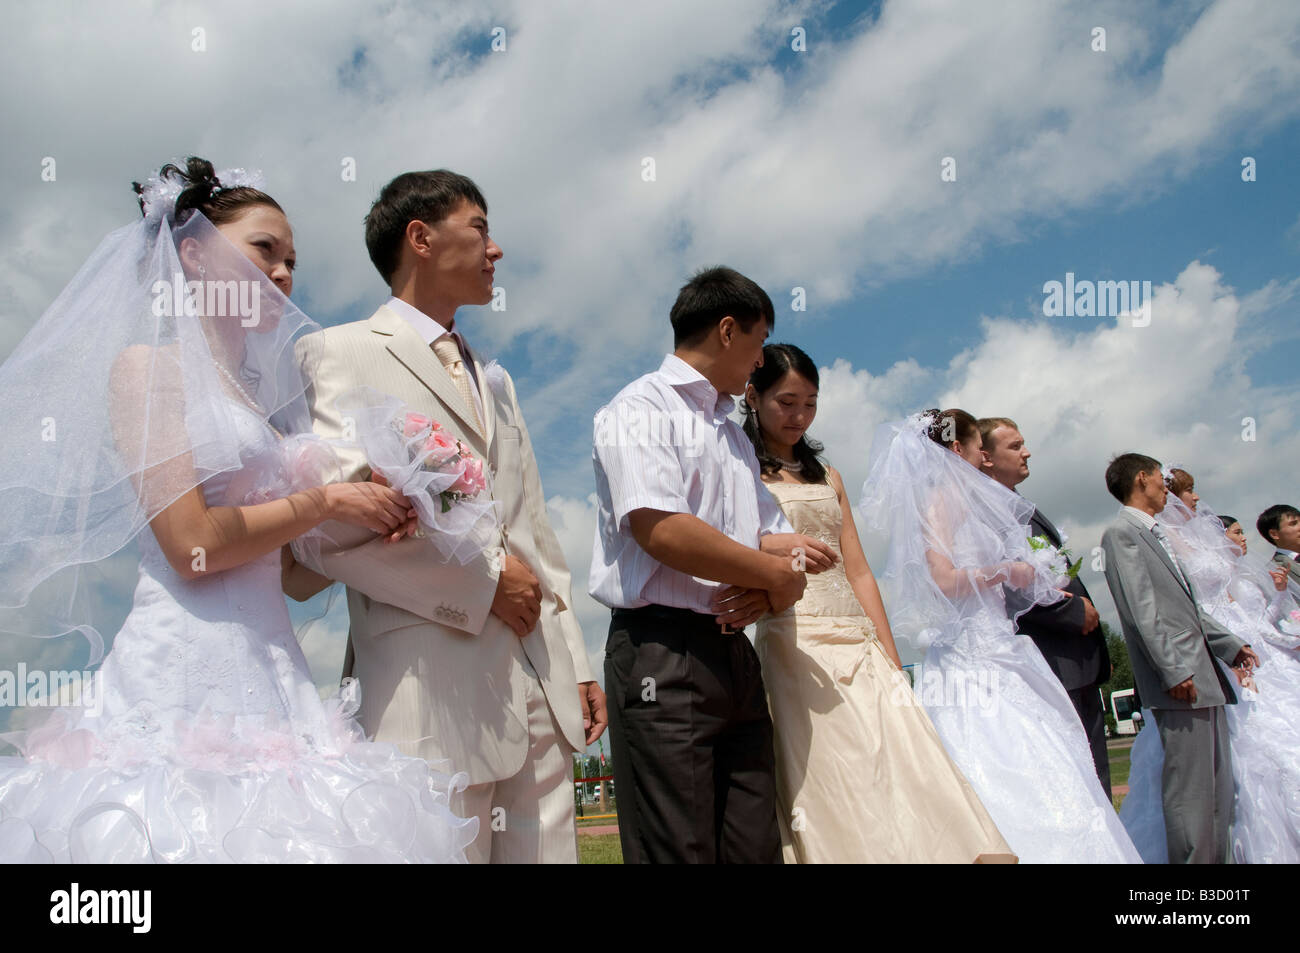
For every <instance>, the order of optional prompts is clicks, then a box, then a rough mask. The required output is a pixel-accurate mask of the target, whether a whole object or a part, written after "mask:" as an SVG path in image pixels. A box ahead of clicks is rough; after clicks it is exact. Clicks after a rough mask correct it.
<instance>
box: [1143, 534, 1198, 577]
mask: <svg viewBox="0 0 1300 953" xmlns="http://www.w3.org/2000/svg"><path fill="white" fill-rule="evenodd" d="M1151 535H1153V536H1154V537H1155V538H1156V539H1158V540H1160V546H1161V548H1163V549H1164V551H1165V555H1166V556H1168V557H1169V561H1170V562H1171V563H1173V564H1174V572H1175V573H1176V574H1177V576H1178V581H1179V582H1181V583H1182V584H1183V586H1184V587H1185V588H1186V589H1187V591H1188V592H1191V591H1192V586H1191V583H1189V582H1188V581H1187V577H1186V576H1184V575H1183V567H1182V566H1180V565H1178V557H1177V556H1175V555H1174V547H1173V544H1172V543H1170V542H1169V534H1168V533H1166V532H1165V531H1164V528H1163V527H1162V526H1161V525H1160V524H1159V523H1156V524H1155V525H1154V526H1152V527H1151Z"/></svg>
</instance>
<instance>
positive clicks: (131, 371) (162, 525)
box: [109, 345, 410, 579]
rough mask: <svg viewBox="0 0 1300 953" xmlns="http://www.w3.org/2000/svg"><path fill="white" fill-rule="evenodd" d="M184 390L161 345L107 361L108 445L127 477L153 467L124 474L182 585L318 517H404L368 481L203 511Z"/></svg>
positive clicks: (389, 525)
mask: <svg viewBox="0 0 1300 953" xmlns="http://www.w3.org/2000/svg"><path fill="white" fill-rule="evenodd" d="M184 393H185V391H184V388H183V387H182V386H181V384H180V371H179V367H178V366H177V365H176V362H175V358H174V354H172V353H171V352H170V351H169V350H168V349H166V348H152V347H146V346H144V345H137V346H135V347H131V348H127V349H126V350H125V351H123V352H122V354H120V355H119V356H118V358H117V360H116V361H115V362H114V365H113V373H112V379H111V383H110V390H109V409H110V420H111V421H112V425H113V438H114V441H115V442H116V443H117V446H118V451H119V453H120V455H121V457H122V459H123V460H124V461H126V465H127V468H128V470H130V468H131V467H132V466H136V467H140V466H143V464H144V462H146V461H148V460H151V459H155V460H161V461H162V462H160V463H158V464H157V465H155V466H151V467H147V468H145V469H143V470H140V471H137V472H133V473H132V474H131V476H132V480H133V482H134V483H135V487H136V491H137V493H138V494H139V497H140V501H141V504H142V505H143V506H144V508H145V510H146V512H150V513H154V516H153V517H152V518H151V519H150V523H149V525H150V527H151V528H152V529H153V532H154V536H155V537H156V538H157V540H158V544H159V546H160V547H161V549H162V551H163V554H164V555H165V556H166V557H167V562H168V563H169V564H170V565H171V567H172V568H173V569H174V570H175V571H176V572H177V573H178V574H179V575H180V576H181V577H182V578H184V579H198V578H201V577H203V576H204V575H206V574H207V573H213V572H221V571H222V570H225V569H231V568H233V567H235V566H242V565H244V564H245V563H248V562H252V561H253V560H254V559H258V558H260V557H262V556H265V555H266V554H267V553H270V552H274V551H275V550H277V549H280V548H281V547H282V546H284V545H285V544H286V543H288V542H289V541H290V540H292V539H294V538H296V537H298V536H301V535H302V534H303V533H305V532H307V531H308V530H310V529H313V528H314V527H316V526H317V525H318V524H320V523H322V522H324V521H326V520H330V519H335V520H341V521H343V522H347V523H352V524H354V525H357V526H364V527H366V528H368V529H371V530H373V531H374V532H376V533H386V532H392V531H393V530H394V529H395V528H396V527H398V526H400V525H402V524H403V523H404V522H405V520H406V519H407V516H408V515H409V510H410V505H409V503H408V502H407V500H406V498H405V497H404V496H402V495H401V494H400V493H397V492H396V491H395V490H392V489H391V488H389V487H382V486H379V485H378V484H375V483H332V484H329V485H326V486H321V487H315V488H313V489H310V490H305V491H302V492H298V493H294V494H291V495H290V496H287V497H284V498H283V499H278V500H271V501H270V502H267V503H257V504H254V505H251V506H211V507H210V506H208V505H207V502H206V500H205V499H204V497H203V489H202V487H201V486H199V485H198V484H199V480H198V476H197V473H196V471H195V468H194V462H193V457H192V456H191V454H190V453H189V449H188V441H187V440H185V439H184V438H183V437H181V436H180V435H182V434H184V433H185V426H186V425H185V421H184V419H183V415H184V412H185V408H184ZM141 408H144V412H143V413H142V410H141ZM141 420H143V421H144V425H143V427H142V426H141V423H140V421H141ZM182 489H183V490H184V491H183V492H181V491H182Z"/></svg>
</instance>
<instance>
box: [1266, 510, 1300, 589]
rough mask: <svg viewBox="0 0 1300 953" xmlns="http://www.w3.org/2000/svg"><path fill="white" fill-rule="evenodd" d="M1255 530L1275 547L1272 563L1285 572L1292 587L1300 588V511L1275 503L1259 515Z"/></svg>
mask: <svg viewBox="0 0 1300 953" xmlns="http://www.w3.org/2000/svg"><path fill="white" fill-rule="evenodd" d="M1255 528H1256V529H1257V530H1259V535H1260V536H1263V537H1264V538H1265V539H1266V540H1268V542H1269V543H1270V544H1271V545H1272V546H1274V547H1276V549H1277V552H1275V553H1274V554H1273V562H1275V563H1277V564H1278V565H1279V566H1281V567H1282V568H1283V569H1285V570H1286V572H1287V577H1288V578H1289V579H1290V580H1291V583H1292V584H1293V585H1296V586H1300V510H1297V509H1296V508H1295V507H1294V506H1287V505H1286V504H1285V503H1277V504H1275V505H1273V506H1270V507H1269V508H1268V509H1266V510H1265V511H1264V512H1263V513H1260V514H1259V519H1258V520H1256V521H1255Z"/></svg>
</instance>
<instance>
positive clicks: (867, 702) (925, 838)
mask: <svg viewBox="0 0 1300 953" xmlns="http://www.w3.org/2000/svg"><path fill="white" fill-rule="evenodd" d="M817 378H818V375H817V367H816V365H815V364H813V362H812V361H811V360H810V359H809V358H808V357H807V355H806V354H804V352H803V351H801V350H799V349H798V348H796V347H794V346H793V345H786V344H778V345H768V346H767V347H765V348H764V353H763V367H762V368H760V369H759V371H757V372H756V373H755V375H754V377H753V378H751V383H750V385H749V390H748V393H747V394H746V403H745V408H746V423H745V429H746V432H747V433H749V435H750V438H751V440H753V441H754V444H755V449H756V451H757V452H758V454H759V459H760V462H761V463H762V464H763V467H764V473H765V477H764V479H765V482H766V483H767V487H768V489H769V490H771V491H772V493H773V495H774V496H775V497H776V499H777V501H778V502H779V503H780V504H781V509H782V510H784V512H785V514H786V516H787V517H788V518H789V520H790V523H791V525H792V526H793V527H794V529H795V531H796V532H798V533H802V534H805V535H807V536H810V537H813V538H814V539H816V540H818V541H819V542H821V543H823V544H824V545H825V546H826V547H827V548H828V549H829V551H830V552H831V553H833V555H834V560H835V562H834V565H833V566H830V568H825V569H821V571H814V570H816V569H819V568H821V567H820V566H814V565H811V564H810V566H809V570H810V571H809V575H808V586H807V589H806V590H805V591H804V595H803V598H802V599H801V600H800V601H799V602H798V603H797V604H796V605H795V606H794V607H793V608H791V609H789V610H787V611H785V612H783V613H781V614H780V615H778V616H775V617H773V618H768V619H766V620H764V621H762V622H760V623H759V626H758V634H757V639H756V643H755V644H756V648H757V650H758V655H759V659H760V660H761V662H762V666H763V681H764V684H765V685H766V686H767V691H768V700H769V705H770V707H771V711H772V723H773V730H774V744H775V749H776V780H777V797H778V805H779V818H780V821H781V827H782V841H783V848H784V854H785V859H786V862H788V863H970V862H984V863H998V862H1014V861H1015V859H1016V858H1015V854H1014V853H1013V852H1012V851H1011V849H1010V848H1009V847H1008V846H1007V844H1006V841H1005V840H1003V838H1002V835H1001V834H1000V833H999V832H998V829H997V827H996V825H995V824H994V823H993V821H992V820H991V819H990V817H989V815H988V812H987V811H985V809H984V806H983V805H982V804H981V803H980V800H979V798H978V797H977V796H976V794H975V792H974V790H972V788H971V786H970V784H969V783H968V782H967V781H966V779H965V777H963V776H962V774H961V772H960V771H959V770H958V769H957V768H956V767H955V766H954V765H953V763H952V761H951V760H950V759H949V758H948V755H947V754H946V753H945V752H944V750H943V745H942V743H941V742H940V740H939V736H938V735H937V734H936V733H935V730H934V726H933V725H932V724H931V723H930V719H929V718H928V717H926V714H925V711H924V710H923V709H922V708H921V707H920V705H919V703H918V702H917V700H916V697H915V695H914V694H913V692H912V689H911V686H910V684H909V683H908V680H907V677H906V676H905V675H904V674H903V673H902V671H901V670H900V669H901V666H900V664H899V661H898V656H897V653H896V651H895V650H894V645H893V640H892V638H891V636H890V633H889V625H888V622H887V621H886V619H885V613H884V607H883V605H882V604H881V602H880V595H879V592H878V590H877V589H876V586H875V580H874V579H873V578H872V576H871V570H870V568H869V567H868V566H867V562H866V559H865V557H863V556H862V547H861V544H860V543H859V542H858V537H857V532H856V530H855V529H854V527H853V524H852V517H851V515H850V516H849V517H848V518H847V520H846V517H845V514H846V513H848V512H850V511H849V508H848V506H847V505H846V502H845V499H846V498H845V494H844V487H843V484H842V482H841V481H840V478H839V474H838V473H836V472H835V471H834V470H831V469H829V468H823V466H822V465H821V463H820V461H818V460H817V457H816V452H815V450H814V449H813V445H811V444H810V443H809V442H808V440H807V438H806V437H805V436H804V431H805V430H807V429H808V427H809V426H811V424H812V420H813V417H814V415H815V413H816V403H815V402H816V395H817V385H818V380H817ZM751 408H754V409H751ZM791 457H794V458H796V459H794V460H791V459H790V458H791ZM818 476H821V479H817V477H818ZM805 479H806V480H807V481H808V482H804V480H805ZM809 555H810V556H812V555H813V554H812V553H811V552H810V554H809ZM846 556H847V558H846ZM846 570H847V571H846ZM850 571H851V572H852V575H853V582H850V577H849V572H850ZM864 606H865V607H866V608H865V609H864ZM873 616H874V619H873Z"/></svg>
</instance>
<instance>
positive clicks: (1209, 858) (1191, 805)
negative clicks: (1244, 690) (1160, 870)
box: [1152, 705, 1233, 864]
mask: <svg viewBox="0 0 1300 953" xmlns="http://www.w3.org/2000/svg"><path fill="white" fill-rule="evenodd" d="M1152 714H1154V715H1155V718H1156V725H1157V726H1159V729H1160V742H1161V744H1163V745H1164V747H1165V766H1164V773H1163V775H1162V776H1161V779H1160V780H1161V799H1162V801H1163V803H1164V809H1165V835H1166V837H1167V839H1168V841H1169V863H1171V864H1222V863H1226V862H1227V859H1228V846H1229V844H1228V833H1229V828H1230V827H1231V826H1232V803H1233V787H1232V755H1231V752H1230V749H1229V747H1228V719H1227V717H1226V714H1225V712H1224V710H1223V706H1222V705H1215V706H1214V707H1212V708H1193V709H1189V710H1180V709H1169V708H1156V709H1154V710H1153V711H1152Z"/></svg>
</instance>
